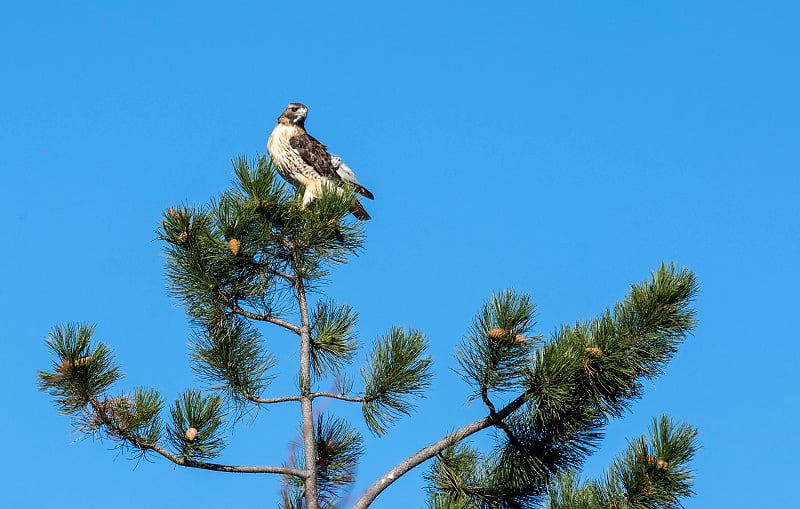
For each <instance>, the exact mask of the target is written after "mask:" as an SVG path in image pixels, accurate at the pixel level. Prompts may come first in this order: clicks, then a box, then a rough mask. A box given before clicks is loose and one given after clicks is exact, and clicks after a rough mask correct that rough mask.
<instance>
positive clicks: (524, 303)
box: [456, 290, 539, 411]
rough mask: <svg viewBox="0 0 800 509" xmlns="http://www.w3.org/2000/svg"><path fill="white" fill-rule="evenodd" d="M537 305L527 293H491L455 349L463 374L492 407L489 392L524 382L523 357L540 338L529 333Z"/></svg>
mask: <svg viewBox="0 0 800 509" xmlns="http://www.w3.org/2000/svg"><path fill="white" fill-rule="evenodd" d="M535 309H536V308H535V306H534V305H533V303H532V302H531V300H530V297H528V296H527V295H519V294H517V293H515V292H513V291H511V290H506V291H504V292H502V293H500V294H498V295H492V298H491V300H490V301H489V302H488V303H486V304H485V305H484V306H483V309H482V310H481V312H480V313H478V315H477V316H476V317H475V319H474V321H473V325H472V328H471V330H470V332H469V334H468V335H467V337H466V338H465V339H464V341H462V342H461V345H459V347H458V349H457V350H456V358H457V359H458V363H459V365H460V367H461V369H460V372H461V375H462V376H463V377H464V379H465V380H466V381H467V382H468V383H470V384H471V385H472V386H473V387H474V389H475V393H474V395H473V398H478V397H479V398H480V399H481V401H483V403H484V404H485V405H486V406H487V408H489V409H490V411H492V410H493V408H494V407H493V405H492V403H491V401H490V399H489V393H490V392H494V391H497V392H506V391H511V390H515V389H519V388H521V387H522V386H523V382H524V379H525V370H526V363H525V362H524V359H526V358H527V357H528V356H529V355H530V353H531V351H532V349H533V347H534V346H535V344H536V341H537V340H538V339H539V338H538V337H535V336H530V332H531V329H532V327H533V315H534V312H535Z"/></svg>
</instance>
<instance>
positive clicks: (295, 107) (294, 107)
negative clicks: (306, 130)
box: [292, 106, 300, 111]
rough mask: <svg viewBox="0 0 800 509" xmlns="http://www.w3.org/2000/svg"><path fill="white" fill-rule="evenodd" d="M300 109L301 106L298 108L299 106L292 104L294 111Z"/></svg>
mask: <svg viewBox="0 0 800 509" xmlns="http://www.w3.org/2000/svg"><path fill="white" fill-rule="evenodd" d="M299 109H300V108H298V107H297V106H292V111H297V110H299Z"/></svg>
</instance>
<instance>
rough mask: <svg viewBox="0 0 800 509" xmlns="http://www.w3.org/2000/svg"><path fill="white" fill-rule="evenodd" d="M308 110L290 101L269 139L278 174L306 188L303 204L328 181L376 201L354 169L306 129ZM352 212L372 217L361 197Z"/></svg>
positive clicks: (269, 150)
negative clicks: (360, 181) (360, 200)
mask: <svg viewBox="0 0 800 509" xmlns="http://www.w3.org/2000/svg"><path fill="white" fill-rule="evenodd" d="M307 113H308V108H306V107H305V105H303V104H300V103H289V106H287V107H286V110H284V112H283V113H281V116H280V117H278V124H277V125H276V126H275V129H273V130H272V134H271V135H270V136H269V141H267V152H269V155H270V157H271V158H272V162H273V163H275V166H276V167H277V169H278V173H280V174H281V176H282V177H283V178H284V179H286V181H287V182H289V183H290V184H292V185H293V186H295V187H300V186H303V187H304V188H305V192H304V193H303V206H306V205H308V204H309V203H311V202H312V201H313V200H314V199H315V198H319V197H320V195H322V185H323V183H326V182H327V183H331V184H333V185H335V186H339V187H341V186H342V185H349V186H351V187H352V188H353V190H354V191H355V192H356V193H358V194H360V195H361V196H364V197H365V198H369V199H370V200H374V199H375V197H374V196H373V195H372V193H371V192H369V190H368V189H367V188H366V187H364V186H362V185H361V184H360V183H359V182H358V180H356V176H355V174H354V173H353V170H351V169H350V168H348V166H347V165H346V164H344V162H343V161H342V159H341V158H340V157H339V156H337V155H334V154H330V153H328V147H326V146H325V145H323V144H322V143H320V142H319V141H317V140H316V139H315V138H314V137H313V136H311V135H310V134H308V133H307V132H306V128H305V121H306V114H307ZM350 212H352V213H353V215H354V216H356V218H358V219H361V220H365V219H370V215H369V214H367V211H366V210H364V207H363V206H362V205H361V203H359V201H358V200H355V201H354V203H353V207H352V208H351V209H350Z"/></svg>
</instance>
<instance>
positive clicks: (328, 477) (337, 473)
mask: <svg viewBox="0 0 800 509" xmlns="http://www.w3.org/2000/svg"><path fill="white" fill-rule="evenodd" d="M315 438H316V452H317V466H318V467H319V474H318V477H317V489H318V491H319V494H320V499H321V501H324V502H325V503H327V504H330V507H335V506H336V504H335V502H336V500H337V499H338V498H339V496H340V495H341V493H342V490H343V488H345V487H346V486H348V485H351V484H352V483H353V482H355V471H356V467H357V466H358V461H359V458H361V456H362V455H363V453H364V444H363V439H362V437H361V435H360V434H359V433H358V432H357V431H356V430H355V429H354V428H353V427H351V426H350V424H349V423H347V421H345V420H343V419H337V418H334V417H329V416H327V415H322V414H321V415H319V416H318V417H317V432H316V437H315Z"/></svg>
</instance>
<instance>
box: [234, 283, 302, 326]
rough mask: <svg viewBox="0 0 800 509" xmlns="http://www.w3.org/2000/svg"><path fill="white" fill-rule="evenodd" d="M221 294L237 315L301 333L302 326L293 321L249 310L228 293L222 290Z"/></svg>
mask: <svg viewBox="0 0 800 509" xmlns="http://www.w3.org/2000/svg"><path fill="white" fill-rule="evenodd" d="M219 296H220V297H221V298H222V300H224V301H225V304H227V306H228V307H229V308H231V311H233V312H234V313H236V314H237V315H241V316H243V317H245V318H249V319H251V320H258V321H260V322H269V323H272V324H275V325H279V326H281V327H283V328H285V329H289V330H290V331H292V332H294V333H295V334H298V335H299V334H300V327H298V326H297V325H295V324H293V323H291V322H287V321H286V320H283V319H281V318H277V317H274V316H272V315H270V314H265V313H253V312H252V311H248V310H246V309H244V308H242V307H240V306H239V304H238V303H237V302H236V301H234V300H233V299H231V298H229V297H228V296H227V295H225V294H224V293H222V292H221V291H220V292H219Z"/></svg>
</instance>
